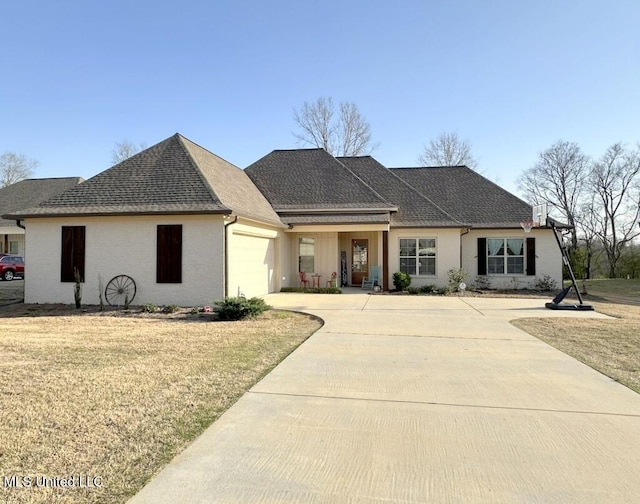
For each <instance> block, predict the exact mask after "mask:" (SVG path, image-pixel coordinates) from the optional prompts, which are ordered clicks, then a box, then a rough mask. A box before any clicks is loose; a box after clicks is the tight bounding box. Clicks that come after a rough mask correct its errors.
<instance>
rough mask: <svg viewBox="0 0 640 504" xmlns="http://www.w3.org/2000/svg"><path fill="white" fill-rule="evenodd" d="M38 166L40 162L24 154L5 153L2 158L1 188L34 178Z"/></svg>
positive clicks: (0, 171) (0, 160)
mask: <svg viewBox="0 0 640 504" xmlns="http://www.w3.org/2000/svg"><path fill="white" fill-rule="evenodd" d="M38 164H39V163H38V161H36V160H34V159H28V158H27V157H26V156H24V155H23V154H16V153H15V152H5V153H4V154H2V156H0V187H7V186H9V185H11V184H15V183H16V182H20V181H21V180H24V179H26V178H29V177H32V176H33V173H34V170H35V169H36V168H37V167H38Z"/></svg>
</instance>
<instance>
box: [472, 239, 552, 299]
mask: <svg viewBox="0 0 640 504" xmlns="http://www.w3.org/2000/svg"><path fill="white" fill-rule="evenodd" d="M528 237H532V238H535V239H536V256H537V257H536V274H535V275H526V274H520V275H487V279H488V281H489V284H490V285H489V286H490V287H491V288H494V289H525V288H534V285H535V282H536V280H537V279H541V278H543V277H544V276H545V275H549V277H550V278H551V279H553V280H554V281H555V282H556V285H557V286H558V288H561V286H562V254H561V253H560V250H559V249H558V244H557V243H556V241H555V238H554V237H553V231H552V230H551V229H540V228H538V229H536V228H534V229H532V230H531V233H529V234H525V233H524V231H523V230H522V229H505V230H495V229H491V230H482V229H478V230H472V231H471V232H469V233H468V234H466V235H464V236H463V237H462V243H463V254H462V266H463V268H464V269H465V270H467V272H468V273H469V280H468V281H467V283H468V284H469V285H473V283H474V282H475V279H476V278H477V276H478V259H477V258H478V238H524V239H526V238H528ZM525 254H526V252H525ZM525 264H526V256H525ZM525 269H526V268H525Z"/></svg>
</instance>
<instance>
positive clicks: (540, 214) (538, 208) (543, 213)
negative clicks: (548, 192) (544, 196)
mask: <svg viewBox="0 0 640 504" xmlns="http://www.w3.org/2000/svg"><path fill="white" fill-rule="evenodd" d="M531 220H532V221H533V222H534V223H535V224H534V225H535V226H546V225H547V204H546V203H542V204H541V205H534V206H533V215H532V216H531Z"/></svg>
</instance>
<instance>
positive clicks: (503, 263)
mask: <svg viewBox="0 0 640 504" xmlns="http://www.w3.org/2000/svg"><path fill="white" fill-rule="evenodd" d="M487 273H488V274H489V275H505V274H506V275H518V274H523V273H524V240H523V239H522V238H487Z"/></svg>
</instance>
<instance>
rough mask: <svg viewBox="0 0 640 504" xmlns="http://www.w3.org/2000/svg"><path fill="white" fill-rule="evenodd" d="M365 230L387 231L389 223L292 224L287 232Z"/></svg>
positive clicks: (351, 231)
mask: <svg viewBox="0 0 640 504" xmlns="http://www.w3.org/2000/svg"><path fill="white" fill-rule="evenodd" d="M367 231H389V224H303V225H301V226H297V225H295V224H292V228H291V229H287V232H288V233H331V232H337V233H359V232H367Z"/></svg>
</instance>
